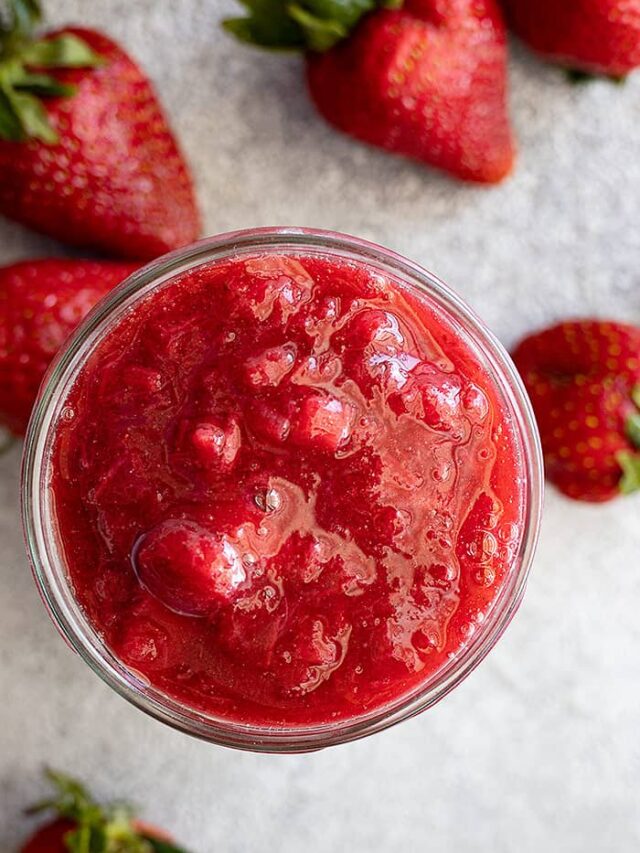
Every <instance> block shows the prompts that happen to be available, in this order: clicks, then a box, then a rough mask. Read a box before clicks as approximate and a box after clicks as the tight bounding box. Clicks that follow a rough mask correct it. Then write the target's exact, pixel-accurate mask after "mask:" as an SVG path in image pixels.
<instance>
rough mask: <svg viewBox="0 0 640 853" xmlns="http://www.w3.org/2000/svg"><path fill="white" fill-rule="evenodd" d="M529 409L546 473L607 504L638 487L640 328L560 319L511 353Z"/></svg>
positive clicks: (568, 489)
mask: <svg viewBox="0 0 640 853" xmlns="http://www.w3.org/2000/svg"><path fill="white" fill-rule="evenodd" d="M513 358H514V361H515V363H516V365H517V367H518V369H519V371H520V373H521V375H522V378H523V379H524V383H525V385H526V387H527V390H528V391H529V395H530V397H531V401H532V403H533V408H534V410H535V414H536V418H537V421H538V426H539V428H540V435H541V438H542V447H543V450H544V456H545V463H546V472H547V477H548V478H549V479H550V480H551V481H552V482H553V483H555V484H556V486H558V488H559V489H560V490H561V491H563V492H564V493H565V494H567V495H569V496H570V497H572V498H576V499H578V500H585V501H606V500H610V499H611V498H614V497H615V496H616V495H619V494H620V493H624V494H626V493H629V492H632V491H636V490H637V489H640V451H639V448H640V408H639V407H640V328H636V327H635V326H628V325H624V324H622V323H613V322H603V321H600V320H582V321H575V322H565V323H561V324H560V325H557V326H553V327H552V328H549V329H546V330H545V331H543V332H538V333H536V334H534V335H531V336H530V337H528V338H525V340H523V341H522V342H521V343H520V344H519V346H518V347H517V349H516V350H515V352H514V354H513Z"/></svg>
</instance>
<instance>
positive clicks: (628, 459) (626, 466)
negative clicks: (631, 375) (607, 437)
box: [617, 385, 640, 495]
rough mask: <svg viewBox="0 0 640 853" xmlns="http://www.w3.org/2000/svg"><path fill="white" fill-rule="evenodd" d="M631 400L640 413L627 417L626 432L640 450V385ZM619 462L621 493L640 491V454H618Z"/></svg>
mask: <svg viewBox="0 0 640 853" xmlns="http://www.w3.org/2000/svg"><path fill="white" fill-rule="evenodd" d="M631 399H632V400H633V402H634V404H635V405H636V407H637V409H638V410H639V411H637V412H632V413H631V414H630V415H629V416H628V417H627V420H626V423H625V432H626V434H627V438H628V439H629V441H630V442H631V443H632V444H633V445H634V446H635V447H637V448H638V449H640V385H636V386H635V388H633V390H632V391H631ZM617 460H618V464H619V465H620V467H621V468H622V479H621V480H620V491H621V492H622V494H623V495H630V494H632V493H633V492H637V491H638V490H639V489H640V453H634V452H633V451H631V450H624V451H622V452H621V453H618V456H617Z"/></svg>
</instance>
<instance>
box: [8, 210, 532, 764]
mask: <svg viewBox="0 0 640 853" xmlns="http://www.w3.org/2000/svg"><path fill="white" fill-rule="evenodd" d="M263 251H269V252H274V251H278V252H280V253H287V252H297V253H298V254H304V253H305V252H306V253H308V254H314V253H315V254H323V255H327V254H328V255H334V256H338V257H341V258H343V259H344V258H345V257H347V258H351V259H353V260H354V261H355V262H360V263H367V264H368V265H373V266H374V267H377V268H378V269H380V270H381V271H382V272H383V273H385V272H386V273H387V274H389V275H392V276H394V277H395V278H397V279H399V280H400V282H402V283H403V284H406V285H407V286H408V287H414V288H417V289H418V290H419V291H420V292H421V294H422V295H424V294H426V295H427V296H428V297H429V298H430V299H431V300H432V301H433V302H434V303H435V304H436V305H437V306H438V307H439V308H440V309H442V310H443V311H444V312H445V314H446V316H448V317H449V319H454V320H456V321H457V322H458V323H459V324H461V325H462V327H463V329H464V331H465V333H467V334H469V335H470V336H471V339H472V340H473V341H474V342H475V343H476V344H477V345H479V346H481V348H482V355H483V357H485V358H486V359H487V360H488V361H489V365H490V367H491V369H492V371H493V374H494V375H493V377H492V379H493V381H494V382H495V383H496V384H497V385H498V386H499V387H500V390H501V391H502V393H503V395H504V396H505V399H506V401H507V402H508V404H509V406H510V409H511V414H512V416H513V422H514V432H517V436H518V439H519V441H520V445H521V448H520V449H521V454H522V466H523V480H524V486H523V504H524V518H523V535H522V538H521V542H520V548H519V552H518V553H517V554H516V555H514V558H513V563H512V567H511V571H510V574H511V575H513V576H512V577H511V583H510V585H507V584H505V586H504V587H503V589H502V590H501V592H500V594H499V595H498V597H497V598H496V600H495V602H494V604H493V606H492V608H491V611H490V614H489V617H488V619H487V620H486V621H485V623H484V624H483V627H482V629H481V630H480V631H478V636H477V638H476V640H475V641H474V642H472V643H470V644H468V645H467V646H465V648H464V649H463V650H462V651H461V653H460V654H459V655H458V656H457V657H456V659H455V660H454V661H453V662H452V663H450V664H447V665H446V666H445V667H443V668H442V669H441V670H440V671H438V673H437V674H436V675H435V676H434V677H433V679H430V680H428V681H427V683H426V684H424V685H421V686H419V687H417V688H415V689H414V690H412V691H411V692H410V693H409V694H408V696H401V697H400V698H397V699H395V700H393V701H391V702H389V703H387V704H385V705H383V706H381V707H379V708H376V709H374V710H373V711H372V712H370V713H369V714H361V715H359V716H357V717H353V718H346V719H341V720H338V721H334V722H331V723H325V724H318V725H312V726H309V725H304V726H298V725H296V726H288V727H278V728H275V727H274V726H258V725H249V724H244V723H238V722H235V721H230V720H228V719H225V718H221V717H215V716H214V715H209V714H206V713H205V712H201V711H196V710H194V709H190V708H187V707H186V706H185V705H183V704H182V703H180V702H178V701H177V700H175V699H173V698H172V697H170V696H168V695H167V694H165V693H163V692H161V691H159V690H157V689H155V688H153V686H152V685H150V684H149V682H148V681H147V680H146V679H144V677H142V676H141V675H139V674H135V673H134V672H133V671H132V670H131V669H129V668H127V667H125V666H124V664H123V663H121V662H120V661H119V660H118V658H117V657H116V656H115V654H114V653H113V652H111V650H110V649H109V648H108V647H107V646H106V645H105V644H104V642H102V641H101V639H100V637H99V632H98V631H97V629H96V628H95V627H94V626H93V625H92V624H91V623H90V621H89V620H88V618H87V617H86V616H85V614H84V613H83V612H82V609H81V607H80V605H79V603H78V602H77V600H76V599H75V596H74V595H73V592H72V589H71V583H70V581H69V578H68V575H67V572H66V567H65V565H64V561H63V559H62V556H61V554H60V552H59V549H57V548H56V545H55V541H54V539H55V536H54V534H53V530H52V525H51V524H50V523H48V522H49V520H50V518H51V510H50V507H49V500H50V490H49V489H48V476H47V472H48V470H49V468H48V462H49V461H50V458H49V456H48V451H49V450H50V448H51V443H52V440H53V437H54V433H55V423H56V421H57V417H58V416H59V414H60V412H61V410H62V408H63V404H64V400H65V398H66V395H67V394H68V391H69V390H70V388H71V386H72V385H73V382H74V378H75V377H76V376H77V371H78V370H79V369H80V368H81V367H82V365H83V364H84V363H85V361H86V359H87V358H88V357H89V355H90V354H91V353H92V352H93V351H94V350H95V348H96V346H97V345H98V344H99V343H100V342H101V340H102V339H103V337H102V335H103V333H104V332H105V330H106V326H107V323H109V324H112V323H113V322H114V321H115V320H117V318H118V317H119V316H121V314H123V313H125V312H127V311H129V310H130V308H131V307H132V306H133V305H134V304H137V303H138V301H139V300H141V299H143V298H145V297H146V296H147V295H148V293H149V292H150V291H151V290H154V289H155V288H157V287H159V286H161V285H162V284H164V283H167V282H169V281H171V280H172V279H174V278H175V277H176V276H178V275H180V274H182V273H185V272H187V271H189V270H191V269H194V268H196V267H198V266H201V265H203V264H210V263H214V262H217V261H220V260H222V259H225V258H231V257H239V256H242V255H248V254H255V253H260V252H263ZM516 428H517V429H516ZM543 484H544V478H543V468H542V451H541V447H540V440H539V436H538V431H537V426H536V422H535V418H534V415H533V410H532V408H531V404H530V402H529V399H528V396H527V394H526V391H525V389H524V385H523V384H522V381H521V379H520V377H519V375H518V372H517V370H516V368H515V365H514V364H513V362H512V361H511V358H510V357H509V355H508V353H507V352H506V350H505V349H504V348H503V346H502V345H501V344H500V343H499V341H498V340H497V339H496V338H495V337H494V335H493V334H492V333H491V332H490V331H489V330H488V329H487V328H486V326H485V325H484V324H483V323H482V321H481V320H480V319H479V318H478V317H477V316H476V314H475V312H474V311H473V310H472V309H471V308H470V307H469V306H467V304H466V303H465V302H464V300H463V299H462V298H461V297H459V296H458V295H457V294H456V293H455V292H454V291H452V290H451V289H450V288H449V287H448V286H447V285H445V284H444V283H443V282H442V281H440V280H439V279H438V278H437V277H436V276H434V275H433V274H432V273H430V272H428V271H427V270H425V269H424V268H422V267H421V266H420V265H418V264H416V263H414V262H413V261H410V260H408V259H406V258H404V257H402V256H401V255H398V254H396V253H395V252H393V251H391V250H389V249H386V248H384V247H382V246H379V245H377V244H375V243H371V242H368V241H366V240H362V239H360V238H357V237H351V236H348V235H345V234H340V233H337V232H333V231H324V230H318V229H312V228H292V227H278V228H256V229H247V230H242V231H234V232H229V233H225V234H221V235H218V236H215V237H211V238H208V239H205V240H202V241H200V242H198V243H194V244H192V245H190V246H188V247H186V248H184V249H180V250H178V251H176V252H172V253H171V254H169V255H165V256H163V257H162V258H159V259H158V260H155V261H153V262H152V263H150V264H148V265H147V266H145V267H144V268H142V269H141V270H138V271H137V272H135V273H134V274H133V275H132V276H130V277H129V278H128V279H126V280H125V281H124V282H123V283H122V284H120V285H119V286H118V287H116V288H115V290H113V291H112V292H111V293H110V294H108V295H107V296H106V297H105V298H104V299H103V300H102V301H101V302H100V303H98V305H97V306H96V307H95V308H94V309H93V310H92V311H91V313H90V314H89V315H88V317H86V318H85V320H84V321H83V322H82V323H81V324H80V326H79V327H78V328H77V329H76V331H75V332H74V333H73V335H72V336H71V338H70V339H69V340H68V341H67V343H66V344H65V345H64V347H63V349H62V350H61V351H60V352H59V353H58V355H57V356H56V358H55V359H54V361H53V363H52V364H51V366H50V368H49V370H48V372H47V375H46V377H45V380H44V381H43V384H42V386H41V390H40V393H39V396H38V400H37V402H36V405H35V407H34V410H33V413H32V416H31V420H30V423H29V428H28V431H27V436H26V440H25V447H24V454H23V463H22V490H21V498H22V520H23V527H24V535H25V542H26V546H27V552H28V555H29V558H30V561H31V566H32V571H33V574H34V578H35V581H36V584H37V586H38V589H39V592H40V595H41V597H42V599H43V601H44V603H45V606H46V607H47V609H48V611H49V614H50V616H51V618H52V620H53V621H54V623H55V624H56V626H57V628H58V630H59V631H60V633H61V634H62V636H63V637H64V638H65V639H66V641H67V643H68V644H69V645H70V646H71V648H72V649H73V650H74V651H76V652H77V653H78V654H79V655H80V656H81V657H82V658H83V660H84V661H85V662H86V663H87V664H88V665H89V666H90V667H91V669H93V671H94V672H96V673H97V674H98V675H99V676H100V677H101V678H102V679H103V680H104V681H105V682H106V683H107V684H108V685H109V686H110V687H111V688H112V689H114V690H115V691H116V692H117V693H119V694H120V695H121V696H123V697H124V698H126V699H127V700H128V701H129V702H131V703H132V704H134V705H135V706H136V707H138V708H139V709H141V710H143V711H145V712H146V713H147V714H149V715H151V716H152V717H155V718H156V719H158V720H160V721H162V722H164V723H166V724H168V725H170V726H172V727H173V728H176V729H178V730H180V731H183V732H185V733H187V734H190V735H193V736H196V737H199V738H201V739H204V740H207V741H210V742H213V743H217V744H220V745H224V746H229V747H235V748H239V749H245V750H251V751H256V752H305V751H311V750H315V749H319V748H322V747H324V746H329V745H334V744H339V743H345V742H348V741H351V740H355V739H357V738H360V737H364V736H365V735H369V734H373V733H374V732H378V731H381V730H383V729H386V728H389V727H390V726H392V725H395V724H396V723H398V722H401V721H402V720H405V719H408V718H410V717H412V716H415V715H416V714H418V713H420V712H421V711H423V710H425V709H426V708H429V707H431V706H432V705H433V704H435V703H436V702H438V701H439V700H440V699H442V698H443V697H444V696H445V695H446V694H447V693H449V692H450V691H451V690H452V689H453V688H454V687H455V686H457V685H458V684H459V683H460V682H461V681H462V680H463V679H464V678H465V677H466V676H467V675H468V674H469V673H470V672H471V671H472V670H473V669H474V668H475V667H476V666H477V665H478V664H479V663H480V661H481V660H482V659H483V658H484V657H485V656H486V654H487V653H488V652H489V651H490V650H491V648H492V647H493V646H494V644H495V643H496V642H497V640H498V639H499V637H500V636H501V634H502V633H503V631H504V630H505V628H506V627H507V625H508V624H509V622H510V621H511V618H512V617H513V615H514V613H515V611H516V610H517V608H518V606H519V604H520V601H521V599H522V596H523V593H524V590H525V586H526V582H527V578H528V575H529V571H530V568H531V563H532V560H533V555H534V552H535V548H536V545H537V539H538V532H539V527H540V519H541V513H542V502H543V488H544V486H543Z"/></svg>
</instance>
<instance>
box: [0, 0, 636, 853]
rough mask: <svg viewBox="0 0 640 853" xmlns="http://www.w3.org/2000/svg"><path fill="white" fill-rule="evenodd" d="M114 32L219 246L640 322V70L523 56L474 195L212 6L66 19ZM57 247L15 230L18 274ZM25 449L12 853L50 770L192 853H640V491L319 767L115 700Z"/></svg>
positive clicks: (593, 513)
mask: <svg viewBox="0 0 640 853" xmlns="http://www.w3.org/2000/svg"><path fill="white" fill-rule="evenodd" d="M48 7H49V9H50V17H51V19H52V21H54V22H56V23H58V22H59V23H62V22H65V21H77V22H80V21H81V22H86V23H87V24H91V25H96V26H101V27H104V28H106V29H107V30H108V31H109V32H111V33H112V34H113V35H114V36H115V37H117V38H118V39H120V40H121V41H122V42H123V43H124V44H125V45H126V46H127V47H128V48H129V49H130V50H131V51H132V52H133V53H134V54H135V55H136V56H137V57H139V59H140V60H141V61H142V63H143V64H144V65H145V66H146V68H147V69H148V71H149V73H150V74H151V76H152V77H153V78H154V79H155V80H156V81H157V83H158V85H159V88H160V89H161V91H162V94H163V97H164V101H165V103H166V105H167V108H168V110H169V111H170V113H171V115H172V117H173V120H174V122H175V125H176V127H177V128H179V130H180V133H181V136H182V139H183V141H184V145H185V148H186V149H187V151H188V153H189V156H190V158H191V160H192V162H193V165H194V168H195V172H196V175H197V178H198V183H199V187H200V196H201V200H202V206H203V209H204V211H205V214H206V227H207V231H208V232H209V233H214V232H219V231H225V230H228V229H233V228H241V227H248V226H252V225H275V224H299V225H314V226H319V227H326V228H335V229H339V230H344V231H347V232H351V233H353V234H358V235H361V236H363V237H367V238H370V239H373V240H376V241H378V242H381V243H384V244H386V245H388V246H390V247H392V248H394V249H397V250H399V251H401V252H404V253H405V254H408V255H410V256H411V257H413V258H415V259H416V260H418V261H420V262H422V263H423V264H425V265H426V266H428V267H429V268H431V269H432V270H433V271H434V272H436V273H437V274H439V275H440V276H441V277H443V278H444V279H445V280H446V281H448V282H449V283H450V284H451V285H452V286H454V287H455V288H457V289H458V290H459V291H460V292H461V293H462V294H464V296H466V298H467V299H468V300H469V301H470V302H471V303H472V304H473V306H474V307H475V308H476V309H477V310H478V311H479V313H480V314H481V315H482V316H483V317H484V318H485V319H486V320H487V322H488V323H489V324H490V325H491V326H492V327H493V329H494V330H495V331H496V332H497V333H498V334H499V335H500V337H501V338H502V340H503V341H504V342H505V343H506V344H508V345H510V344H511V343H513V342H514V341H515V340H516V338H517V337H518V336H519V335H521V334H522V333H523V332H525V331H527V330H529V329H532V328H533V327H535V326H538V325H540V324H542V323H545V322H547V321H550V320H553V319H555V318H558V317H561V316H563V315H567V314H569V315H579V314H587V313H599V314H608V315H612V316H617V317H620V318H625V319H629V320H634V319H635V320H640V286H639V285H640V227H639V225H638V222H639V220H640V156H638V155H639V153H640V75H638V76H636V78H635V79H632V80H630V81H629V82H628V83H627V85H626V86H622V87H616V86H612V85H609V84H606V83H594V84H591V85H588V86H583V87H571V86H569V85H567V84H566V83H565V80H564V78H563V76H562V75H561V74H560V73H558V72H557V71H555V70H553V69H551V68H548V67H545V66H543V65H541V64H540V63H538V62H537V61H535V60H533V59H531V58H530V57H528V56H526V55H525V54H524V52H523V51H522V50H520V49H515V50H514V51H513V58H512V61H511V76H512V96H511V100H512V108H513V117H514V122H515V125H516V128H517V131H518V135H519V138H520V147H521V154H520V163H519V167H518V170H517V173H516V175H515V176H514V178H513V179H512V180H510V181H509V182H508V183H506V184H504V186H501V187H499V188H497V189H494V190H485V189H476V188H470V187H466V186H463V185H459V184H455V183H453V182H451V181H449V180H447V179H446V178H443V177H440V176H438V175H436V174H434V173H432V172H429V171H427V170H423V169H421V168H419V167H417V166H414V165H411V164H409V163H406V162H403V161H401V160H396V159H394V158H392V157H389V156H386V155H384V154H382V153H380V152H377V151H373V150H368V149H366V148H364V147H361V146H360V145H358V144H356V143H353V142H351V141H349V140H348V139H346V138H343V137H342V136H340V135H338V134H336V133H334V132H333V131H332V130H330V129H329V128H328V127H326V126H325V125H324V124H323V123H322V121H321V120H320V119H319V118H317V117H316V115H315V113H314V111H313V109H312V107H311V106H310V104H309V102H308V100H307V98H306V95H305V92H304V90H303V88H302V87H301V84H300V73H299V72H300V69H299V63H298V61H297V60H296V59H295V58H293V57H281V56H265V55H261V54H259V53H258V52H253V51H251V50H249V49H244V48H242V47H240V46H238V45H236V44H234V43H233V42H231V41H230V40H228V39H227V38H225V37H224V36H222V35H221V34H220V33H219V31H218V28H217V22H218V19H219V18H220V17H221V16H222V14H223V13H226V12H228V11H229V10H230V9H231V3H226V2H224V3H222V2H216V0H179V2H171V0H136V2H135V3H132V2H130V0H106V2H98V0H49V2H48ZM58 250H59V248H58V247H57V246H54V245H53V244H51V243H49V242H47V241H46V240H43V239H40V238H37V237H35V236H34V235H32V234H29V233H27V232H26V231H24V230H22V229H21V228H19V227H17V226H13V225H10V224H8V223H6V222H0V263H5V262H8V261H10V260H13V259H18V258H24V257H29V256H34V255H42V254H49V253H52V252H54V251H58ZM18 466H19V450H18V449H17V448H16V449H14V451H13V452H12V453H10V454H9V455H7V456H5V457H3V458H2V459H0V554H1V555H2V557H1V559H2V570H1V571H2V575H1V577H2V582H1V584H0V687H1V699H0V849H1V850H2V851H5V850H6V851H11V850H14V849H15V846H16V844H17V843H18V840H19V839H20V838H21V837H23V836H24V834H25V833H26V832H27V830H28V827H29V826H30V824H29V822H28V821H27V820H26V819H25V818H23V817H22V816H21V814H20V810H21V808H22V807H23V806H24V805H25V804H26V803H28V802H30V801H32V800H33V799H34V797H36V798H37V797H38V796H39V795H40V794H42V783H41V781H40V778H39V772H40V768H41V765H42V764H43V763H45V762H46V763H49V764H52V765H54V766H56V767H59V768H62V769H65V770H68V771H72V772H74V773H77V774H78V775H80V776H82V777H85V778H87V779H88V780H91V781H92V783H93V786H94V788H95V789H96V791H97V793H98V794H100V795H103V796H111V795H114V794H118V795H122V796H126V797H130V798H132V799H134V800H136V801H138V802H139V803H140V804H141V805H142V806H143V808H144V812H145V814H146V815H147V816H148V817H149V818H150V819H153V820H157V821H159V822H161V823H164V824H166V825H167V826H170V827H171V828H173V829H174V830H175V831H176V833H177V834H178V835H179V836H180V837H181V838H182V839H183V840H184V842H185V843H186V844H189V845H191V847H192V848H193V849H194V850H195V851H196V853H266V852H267V851H274V853H276V851H277V853H294V851H295V853H298V851H300V850H304V851H306V853H321V851H322V853H324V851H331V852H332V853H333V851H343V850H344V851H351V853H361V851H362V853H364V851H367V853H383V851H384V853H393V851H403V853H404V852H405V851H424V850H431V851H437V853H463V851H464V853H467V851H470V852H471V853H476V851H482V853H484V851H486V852H487V853H512V851H518V853H539V851H540V850H541V849H544V850H551V851H562V853H564V851H567V853H573V851H575V853H578V851H579V853H590V851H598V853H601V851H605V853H606V851H616V853H626V851H635V850H637V849H638V845H640V812H639V809H638V787H639V786H640V741H639V738H638V715H639V713H640V654H639V653H638V647H639V645H640V619H639V618H638V612H639V611H640V563H639V559H638V556H639V553H640V525H639V524H638V514H639V511H640V498H636V499H633V498H631V499H628V500H625V501H623V502H618V503H616V504H611V505H608V506H604V507H598V508H596V507H589V506H584V505H575V504H572V503H569V502H568V501H565V500H563V499H562V498H561V497H559V496H558V495H557V494H556V493H554V492H550V494H549V495H548V501H547V507H546V512H545V520H544V527H543V535H542V541H541V546H540V550H539V554H538V558H537V560H536V565H535V568H534V572H533V575H532V578H531V583H530V588H529V590H528V594H527V597H526V599H525V602H524V605H523V607H522V609H521V611H520V613H519V615H518V616H517V618H516V620H515V621H514V623H513V624H512V626H511V627H510V629H509V630H508V632H507V633H506V635H505V636H504V638H503V639H502V641H501V642H500V644H499V646H498V647H497V648H496V649H495V650H494V652H493V654H492V655H491V656H490V657H489V658H488V660H487V661H485V663H484V664H483V665H482V666H481V667H480V669H479V670H477V671H476V672H475V673H474V674H473V675H472V676H471V677H470V678H469V679H468V681H467V682H466V683H465V684H464V685H463V686H462V687H460V688H459V689H458V690H457V691H455V692H454V693H453V694H452V695H451V696H450V697H449V698H448V699H446V700H445V701H444V702H442V703H441V704H440V705H439V706H438V707H437V708H435V709H433V710H431V711H430V712H428V713H426V714H424V715H423V716H422V717H420V718H418V719H415V720H413V721H412V722H409V723H405V724H404V725H402V726H400V727H398V728H396V729H394V730H392V731H390V732H388V733H386V734H383V735H380V736H377V737H375V738H372V739H369V740H366V741H362V742H359V743H357V744H353V745H351V746H347V747H341V748H339V749H334V750H329V751H326V752H324V753H319V754H315V755H310V756H294V757H287V758H279V757H270V756H253V755H248V754H240V753H234V752H230V751H226V750H224V749H218V748H214V747H210V746H207V745H204V744H201V743H198V742H195V741H192V740H190V739H188V738H186V737H184V736H182V735H179V734H177V733H175V732H172V731H170V730H169V729H165V728H163V727H162V726H161V725H160V724H158V723H155V722H153V721H152V720H150V719H147V718H145V717H144V716H143V715H142V714H140V713H139V712H138V711H136V710H134V709H133V708H131V707H129V706H128V705H127V704H126V703H125V702H124V701H123V700H121V699H120V698H118V697H117V696H116V695H115V694H112V693H111V692H110V691H109V690H108V688H107V687H106V686H104V685H103V684H102V683H101V682H100V681H99V680H98V679H97V678H96V677H95V676H93V675H92V674H91V673H90V672H89V671H88V669H87V668H86V667H85V666H84V665H83V664H82V663H81V662H80V661H79V660H78V659H77V658H75V657H74V655H73V654H72V653H71V652H70V651H69V650H68V649H67V648H66V647H65V645H64V643H63V642H62V640H60V639H59V637H58V636H57V634H56V632H55V629H54V628H53V626H52V625H51V624H50V623H49V620H48V617H47V616H46V614H45V612H44V610H43V608H42V606H41V604H40V601H39V599H38V596H37V593H36V591H35V589H34V586H33V584H32V581H31V577H30V574H29V570H28V567H27V562H26V558H25V555H24V552H23V548H22V542H21V536H20V533H19V523H18Z"/></svg>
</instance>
